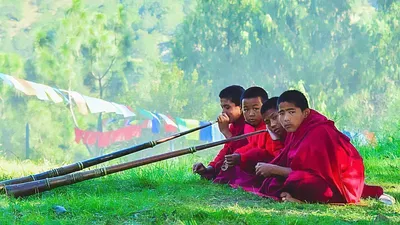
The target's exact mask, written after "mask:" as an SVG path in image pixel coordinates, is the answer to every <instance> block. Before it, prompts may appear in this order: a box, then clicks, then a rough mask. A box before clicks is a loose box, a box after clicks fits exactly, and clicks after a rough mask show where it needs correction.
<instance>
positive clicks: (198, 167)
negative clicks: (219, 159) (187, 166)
mask: <svg viewBox="0 0 400 225" xmlns="http://www.w3.org/2000/svg"><path fill="white" fill-rule="evenodd" d="M206 172H207V168H206V167H205V166H204V165H203V163H195V164H194V165H193V173H197V174H200V175H203V174H205V173H206Z"/></svg>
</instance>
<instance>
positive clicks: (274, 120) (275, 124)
mask: <svg viewBox="0 0 400 225" xmlns="http://www.w3.org/2000/svg"><path fill="white" fill-rule="evenodd" d="M262 116H263V120H264V122H265V124H266V125H267V128H268V130H270V131H272V132H274V133H275V134H276V135H278V136H279V137H282V136H283V134H284V132H285V129H284V128H283V127H282V125H281V122H280V121H279V114H278V110H276V109H269V110H267V111H266V112H265V113H264V114H263V115H262Z"/></svg>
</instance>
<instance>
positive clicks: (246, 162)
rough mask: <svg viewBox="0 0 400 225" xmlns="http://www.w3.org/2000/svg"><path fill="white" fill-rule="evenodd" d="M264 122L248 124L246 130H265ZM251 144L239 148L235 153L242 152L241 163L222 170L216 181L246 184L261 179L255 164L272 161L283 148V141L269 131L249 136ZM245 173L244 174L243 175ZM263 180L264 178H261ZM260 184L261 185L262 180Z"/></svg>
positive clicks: (239, 184)
mask: <svg viewBox="0 0 400 225" xmlns="http://www.w3.org/2000/svg"><path fill="white" fill-rule="evenodd" d="M265 129H266V126H265V124H264V123H262V124H260V125H259V126H258V127H251V126H250V125H246V127H245V133H246V132H254V131H257V130H265ZM248 141H249V144H247V145H246V146H243V147H241V148H239V149H237V150H236V151H235V152H234V153H238V154H240V156H241V157H240V159H241V162H240V165H239V166H235V167H234V168H230V169H228V170H227V171H221V172H220V173H219V174H218V176H217V177H216V178H215V179H214V183H223V184H226V183H228V184H231V185H233V186H246V185H247V184H253V183H255V180H259V178H258V177H255V166H256V164H257V163H258V162H270V161H271V160H272V159H273V158H274V157H275V156H276V155H278V154H279V152H280V151H281V150H282V148H283V143H282V142H281V141H279V140H277V141H274V140H272V138H271V136H270V135H269V133H268V132H265V133H261V134H257V135H254V136H250V137H248ZM242 175H243V176H242ZM261 181H262V180H261ZM256 183H259V185H258V186H260V184H261V183H260V182H256Z"/></svg>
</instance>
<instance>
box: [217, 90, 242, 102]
mask: <svg viewBox="0 0 400 225" xmlns="http://www.w3.org/2000/svg"><path fill="white" fill-rule="evenodd" d="M243 92H244V88H243V87H242V86H239V85H231V86H228V87H226V88H224V89H222V91H221V92H220V93H219V98H226V99H228V100H230V101H231V102H233V103H235V105H236V106H240V97H241V96H242V94H243Z"/></svg>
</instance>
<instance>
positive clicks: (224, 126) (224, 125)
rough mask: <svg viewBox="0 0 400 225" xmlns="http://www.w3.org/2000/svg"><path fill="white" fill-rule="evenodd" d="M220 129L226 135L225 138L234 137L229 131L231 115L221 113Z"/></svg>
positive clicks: (219, 118) (218, 119) (219, 119)
mask: <svg viewBox="0 0 400 225" xmlns="http://www.w3.org/2000/svg"><path fill="white" fill-rule="evenodd" d="M217 121H218V128H219V131H221V133H222V134H223V135H224V136H225V138H230V137H232V133H231V132H230V131H229V117H228V115H227V114H226V113H221V114H220V115H219V116H218V118H217Z"/></svg>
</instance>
